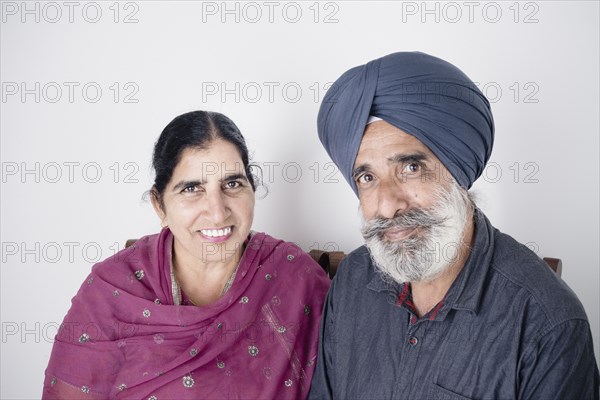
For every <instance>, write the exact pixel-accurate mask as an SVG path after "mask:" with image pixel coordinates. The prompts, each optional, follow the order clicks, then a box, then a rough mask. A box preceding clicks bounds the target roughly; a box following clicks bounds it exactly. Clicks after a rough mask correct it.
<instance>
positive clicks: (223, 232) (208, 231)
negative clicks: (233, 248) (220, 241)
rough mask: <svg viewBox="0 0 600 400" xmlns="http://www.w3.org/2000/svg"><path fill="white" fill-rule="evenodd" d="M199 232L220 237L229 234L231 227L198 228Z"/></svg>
mask: <svg viewBox="0 0 600 400" xmlns="http://www.w3.org/2000/svg"><path fill="white" fill-rule="evenodd" d="M200 232H201V233H202V234H203V235H205V236H210V237H221V236H226V235H229V234H230V233H231V227H230V226H229V227H227V228H225V229H200Z"/></svg>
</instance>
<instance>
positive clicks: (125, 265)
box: [92, 232, 167, 275]
mask: <svg viewBox="0 0 600 400" xmlns="http://www.w3.org/2000/svg"><path fill="white" fill-rule="evenodd" d="M166 236H167V235H166V232H160V233H155V234H151V235H146V236H143V237H141V238H139V239H137V240H136V241H135V242H134V243H133V244H132V245H130V246H129V247H125V248H123V249H121V250H120V251H118V252H116V253H115V254H113V255H111V256H110V257H108V258H106V259H104V260H103V261H100V262H98V263H96V264H95V265H94V266H93V267H92V273H93V274H97V275H105V274H113V273H115V271H117V270H127V271H143V270H144V268H146V269H150V267H151V266H152V265H155V264H157V263H158V260H159V257H161V255H162V253H164V251H165V249H164V247H165V246H164V241H165V239H166Z"/></svg>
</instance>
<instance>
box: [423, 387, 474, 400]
mask: <svg viewBox="0 0 600 400" xmlns="http://www.w3.org/2000/svg"><path fill="white" fill-rule="evenodd" d="M427 400H472V399H471V398H470V397H465V396H463V395H460V394H458V393H454V392H452V391H450V390H448V389H445V388H443V387H441V386H439V385H436V384H435V383H431V384H430V385H429V393H428V395H427Z"/></svg>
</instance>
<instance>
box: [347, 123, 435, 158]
mask: <svg viewBox="0 0 600 400" xmlns="http://www.w3.org/2000/svg"><path fill="white" fill-rule="evenodd" d="M397 152H403V153H404V152H407V153H410V152H420V153H422V154H424V155H426V156H428V158H431V159H434V160H437V157H436V156H435V155H434V154H433V152H432V151H431V150H430V149H429V148H428V147H427V146H426V145H425V144H423V142H421V141H420V140H419V139H417V138H416V137H414V136H412V135H410V134H408V133H406V132H404V131H403V130H401V129H399V128H397V127H395V126H393V125H390V124H389V123H387V122H385V121H377V122H373V123H371V124H369V125H367V127H366V129H365V133H364V135H363V137H362V139H361V142H360V146H359V149H358V154H357V161H358V160H359V159H360V158H361V156H363V155H367V154H369V158H371V157H372V156H373V155H374V154H373V153H377V154H378V155H381V156H386V157H387V156H389V154H388V153H397Z"/></svg>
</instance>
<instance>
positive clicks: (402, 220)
mask: <svg viewBox="0 0 600 400" xmlns="http://www.w3.org/2000/svg"><path fill="white" fill-rule="evenodd" d="M446 220H447V218H445V217H441V216H438V215H436V213H435V212H434V211H431V210H423V209H418V208H415V209H412V210H409V211H406V212H404V213H397V215H395V216H394V217H393V218H383V217H375V218H372V219H370V220H368V221H366V222H365V223H364V225H363V227H362V228H361V233H362V235H363V238H364V239H365V240H369V239H373V238H382V237H383V235H384V233H385V231H386V230H388V229H390V228H400V229H407V228H425V229H431V228H433V227H436V226H442V225H443V224H444V223H445V222H446Z"/></svg>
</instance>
